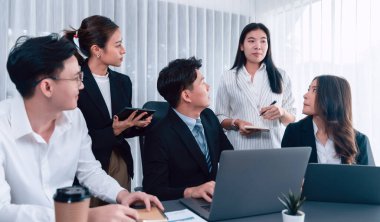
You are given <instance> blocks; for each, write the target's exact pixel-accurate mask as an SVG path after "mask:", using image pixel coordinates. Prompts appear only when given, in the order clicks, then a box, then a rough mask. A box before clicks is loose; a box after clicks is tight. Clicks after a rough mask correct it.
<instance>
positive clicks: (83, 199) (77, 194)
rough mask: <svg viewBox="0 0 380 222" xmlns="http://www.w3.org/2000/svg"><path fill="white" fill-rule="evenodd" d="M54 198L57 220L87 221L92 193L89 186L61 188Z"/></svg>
mask: <svg viewBox="0 0 380 222" xmlns="http://www.w3.org/2000/svg"><path fill="white" fill-rule="evenodd" d="M53 199H54V209H55V221H56V222H87V219H88V209H89V206H90V193H89V191H88V189H87V188H85V187H81V186H73V187H64V188H59V189H57V192H56V193H55V194H54V197H53Z"/></svg>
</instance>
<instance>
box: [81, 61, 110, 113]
mask: <svg viewBox="0 0 380 222" xmlns="http://www.w3.org/2000/svg"><path fill="white" fill-rule="evenodd" d="M82 71H83V74H84V76H83V84H84V85H85V88H84V89H83V90H85V91H86V92H87V93H88V95H89V97H90V98H91V100H92V102H93V103H94V104H96V107H97V108H98V109H99V111H100V113H101V114H102V116H103V117H104V118H106V119H110V116H109V113H108V109H107V105H106V102H105V101H104V98H103V96H102V93H101V92H100V89H99V87H98V84H97V83H96V81H95V79H94V77H93V76H92V73H91V70H90V68H89V67H88V66H87V64H86V65H84V66H83V67H82Z"/></svg>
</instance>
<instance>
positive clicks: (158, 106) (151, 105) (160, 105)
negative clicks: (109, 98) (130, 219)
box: [135, 101, 170, 191]
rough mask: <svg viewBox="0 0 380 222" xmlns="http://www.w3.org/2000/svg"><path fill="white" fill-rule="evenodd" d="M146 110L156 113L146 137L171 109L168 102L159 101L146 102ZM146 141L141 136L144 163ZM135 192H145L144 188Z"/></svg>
mask: <svg viewBox="0 0 380 222" xmlns="http://www.w3.org/2000/svg"><path fill="white" fill-rule="evenodd" d="M142 108H144V109H153V110H156V112H155V113H154V114H153V118H152V122H151V123H150V124H149V126H148V127H147V129H146V130H145V133H144V134H145V135H146V134H148V133H150V132H151V131H153V130H155V128H156V126H157V125H158V123H159V122H160V121H161V120H162V119H163V118H164V117H165V116H166V115H167V113H168V110H169V108H170V106H169V103H167V102H159V101H149V102H146V103H145V104H144V105H143V107H142ZM144 141H145V136H144V135H142V136H139V144H140V153H141V161H143V157H144ZM135 191H143V188H142V187H136V188H135Z"/></svg>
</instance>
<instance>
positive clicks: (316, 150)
mask: <svg viewBox="0 0 380 222" xmlns="http://www.w3.org/2000/svg"><path fill="white" fill-rule="evenodd" d="M302 113H303V114H306V115H308V116H307V117H306V118H304V119H302V120H300V121H299V122H297V123H293V124H289V125H288V127H287V128H286V130H285V134H284V137H283V139H282V144H281V145H282V147H295V146H311V147H312V153H311V156H310V160H309V162H310V163H330V164H361V165H368V156H367V150H370V149H371V147H370V144H369V140H368V138H367V136H366V135H364V134H362V133H360V132H359V131H357V130H355V129H354V128H353V126H352V104H351V89H350V84H349V83H348V81H347V80H346V79H344V78H340V77H337V76H332V75H322V76H317V77H315V78H314V80H313V81H312V83H311V85H310V86H309V89H308V91H307V93H306V94H305V95H304V104H303V109H302Z"/></svg>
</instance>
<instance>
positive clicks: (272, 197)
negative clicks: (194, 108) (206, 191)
mask: <svg viewBox="0 0 380 222" xmlns="http://www.w3.org/2000/svg"><path fill="white" fill-rule="evenodd" d="M310 152H311V148H310V147H297V148H291V149H288V148H287V149H255V150H235V151H233V150H226V151H223V152H222V154H221V157H220V162H219V164H220V167H219V169H218V174H217V177H216V185H215V190H214V196H213V201H212V203H211V204H209V203H207V202H206V201H204V200H201V199H192V198H184V199H181V200H180V201H181V203H183V204H184V205H185V206H186V207H188V208H189V209H191V210H192V211H194V212H195V213H197V214H198V215H200V216H201V217H203V218H204V219H206V220H208V221H215V220H224V219H232V218H241V217H248V216H253V215H259V214H268V213H274V212H280V211H281V210H282V209H283V208H284V207H283V206H282V205H281V203H280V201H279V200H278V196H280V195H281V193H287V192H288V191H289V189H290V190H292V191H293V192H295V193H299V192H301V184H302V180H303V177H304V174H305V171H306V166H307V163H308V160H309V156H310Z"/></svg>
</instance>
